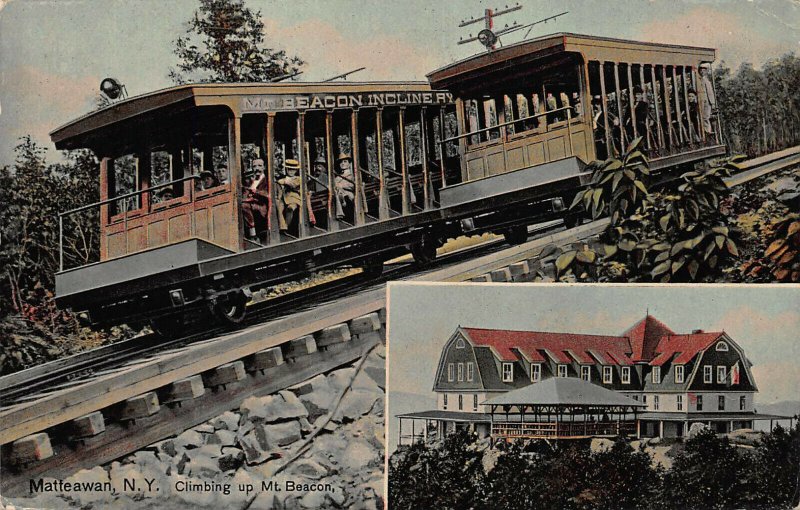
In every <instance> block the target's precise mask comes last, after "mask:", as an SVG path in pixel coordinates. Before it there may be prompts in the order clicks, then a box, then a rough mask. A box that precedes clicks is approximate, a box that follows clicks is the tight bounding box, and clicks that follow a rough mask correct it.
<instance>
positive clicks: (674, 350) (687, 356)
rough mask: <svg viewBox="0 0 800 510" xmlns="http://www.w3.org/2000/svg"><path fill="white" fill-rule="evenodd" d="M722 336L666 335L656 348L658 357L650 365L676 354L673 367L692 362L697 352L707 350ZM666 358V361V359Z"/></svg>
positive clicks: (704, 334) (695, 334) (719, 333)
mask: <svg viewBox="0 0 800 510" xmlns="http://www.w3.org/2000/svg"><path fill="white" fill-rule="evenodd" d="M721 335H722V332H721V331H717V332H713V333H705V332H704V333H692V334H690V335H674V334H673V335H668V336H665V337H663V338H662V339H661V340H660V341H659V342H658V346H657V347H656V352H657V353H659V356H658V357H657V358H656V359H654V360H653V361H652V362H650V364H651V365H653V364H655V362H656V360H658V359H659V358H661V357H662V356H668V358H669V357H671V356H672V355H673V354H678V357H676V358H675V359H674V360H673V361H672V363H673V364H675V365H683V364H686V363H688V362H690V361H691V360H692V358H694V357H695V356H696V355H697V353H698V352H700V351H702V350H704V349H707V348H708V346H710V345H711V344H712V343H714V342H715V341H716V340H717V339H718V338H719V337H720V336H721ZM668 358H667V359H668Z"/></svg>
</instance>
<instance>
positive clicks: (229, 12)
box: [170, 0, 303, 84]
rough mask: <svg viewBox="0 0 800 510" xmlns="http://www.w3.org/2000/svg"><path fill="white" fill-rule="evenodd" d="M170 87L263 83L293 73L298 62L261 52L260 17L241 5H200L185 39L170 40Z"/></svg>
mask: <svg viewBox="0 0 800 510" xmlns="http://www.w3.org/2000/svg"><path fill="white" fill-rule="evenodd" d="M174 53H175V55H177V56H178V59H179V62H178V69H177V70H175V69H173V70H171V71H170V78H171V79H172V81H173V82H175V83H176V84H182V83H186V82H189V81H191V82H199V83H203V82H266V81H270V79H272V78H276V77H278V76H284V75H288V74H292V73H295V72H297V71H298V70H299V69H300V67H301V66H302V65H303V61H302V60H301V59H300V58H298V57H296V56H293V57H289V56H287V55H286V52H285V51H282V50H281V51H277V50H273V49H271V48H267V47H265V44H264V23H263V22H262V21H261V11H256V12H253V11H251V10H250V9H249V8H247V7H246V6H245V5H244V2H243V0H200V7H199V9H198V10H197V11H195V13H194V17H193V18H192V19H191V20H189V28H188V29H187V31H186V35H184V36H182V37H178V39H176V40H175V50H174Z"/></svg>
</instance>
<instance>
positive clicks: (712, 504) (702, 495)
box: [661, 430, 747, 509]
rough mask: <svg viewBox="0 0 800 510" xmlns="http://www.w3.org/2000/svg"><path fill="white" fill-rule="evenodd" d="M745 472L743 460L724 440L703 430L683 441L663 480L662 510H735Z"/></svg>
mask: <svg viewBox="0 0 800 510" xmlns="http://www.w3.org/2000/svg"><path fill="white" fill-rule="evenodd" d="M746 469H747V462H746V459H744V458H743V457H742V456H741V455H740V454H739V453H737V451H736V448H735V447H734V446H732V445H731V444H730V442H729V441H728V438H727V437H722V438H718V437H717V435H716V434H715V433H714V432H713V431H711V430H702V431H701V432H699V433H698V434H697V435H696V436H695V437H693V438H691V439H689V440H687V441H686V449H685V450H684V451H683V452H681V453H679V454H678V456H677V457H676V459H675V462H674V463H673V464H672V469H670V471H669V472H667V473H666V475H665V476H664V485H663V489H662V495H661V500H662V501H663V503H664V507H665V508H676V509H677V508H696V509H705V508H709V509H710V508H735V507H736V502H738V501H740V500H741V498H742V495H743V490H742V489H743V487H742V484H741V477H742V475H743V474H744V473H745V470H746Z"/></svg>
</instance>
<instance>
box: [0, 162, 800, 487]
mask: <svg viewBox="0 0 800 510" xmlns="http://www.w3.org/2000/svg"><path fill="white" fill-rule="evenodd" d="M795 164H800V148H793V149H790V150H787V151H782V152H780V153H775V154H773V155H770V156H767V157H764V158H759V159H757V160H752V161H750V162H747V163H745V164H744V165H743V167H744V168H743V171H742V172H741V173H739V174H737V175H736V176H734V177H732V178H730V179H729V183H730V185H731V186H735V185H740V184H743V183H745V182H748V181H750V180H752V179H755V178H758V177H761V176H763V175H766V174H768V173H770V172H775V171H778V170H781V169H783V168H786V167H788V166H791V165H795ZM606 224H607V220H598V221H594V222H591V223H587V224H584V225H580V226H578V227H576V228H573V229H570V230H562V231H559V232H553V231H552V228H553V226H552V225H550V226H548V227H547V228H546V229H544V230H543V231H541V232H539V233H538V234H539V235H538V237H537V238H535V239H533V240H530V241H528V242H526V243H524V244H521V245H519V246H515V247H511V248H507V249H501V248H500V245H501V242H500V241H493V242H490V243H487V244H488V246H487V245H482V246H479V247H472V248H467V249H463V250H460V251H458V252H454V253H451V254H448V255H447V256H444V257H442V258H441V259H440V260H439V261H437V263H436V264H435V265H433V266H432V267H431V268H429V269H427V270H425V271H423V272H421V273H420V272H416V273H415V272H414V270H413V269H412V268H411V267H410V265H398V266H396V267H392V268H390V269H389V270H388V271H387V272H386V273H385V274H384V276H383V277H382V278H381V279H380V281H379V282H377V283H376V282H375V281H374V280H373V281H372V282H366V281H363V282H357V283H356V284H355V285H353V283H354V282H352V281H350V282H340V283H339V284H338V285H341V286H342V288H345V287H346V288H347V289H348V290H347V292H348V293H349V294H350V295H349V296H347V297H343V295H342V294H339V293H338V292H339V291H338V290H336V289H337V287H336V285H333V284H332V285H331V286H330V287H325V286H320V287H321V288H320V289H317V291H316V292H317V294H318V296H319V299H312V296H313V295H314V292H315V291H308V293H299V294H298V295H297V296H293V297H291V298H286V300H276V301H275V302H274V303H272V304H271V305H265V306H264V307H263V308H259V309H258V310H254V312H255V313H253V314H251V315H252V319H251V320H253V321H256V320H258V321H263V320H265V318H266V319H267V320H269V317H273V320H269V322H266V323H261V324H255V323H248V325H247V326H246V327H245V328H244V329H242V330H239V331H235V332H222V331H217V330H212V331H208V332H205V336H198V337H196V338H183V339H180V340H177V341H175V342H176V343H175V344H171V345H168V346H164V345H163V344H162V345H160V346H152V350H149V351H147V352H146V353H144V354H143V353H142V352H141V351H139V352H136V350H137V349H136V348H135V345H136V344H137V343H138V344H139V345H142V344H149V343H151V342H153V341H154V338H152V337H149V336H146V337H139V338H138V339H136V340H135V341H134V342H132V343H123V344H115V345H116V346H117V347H114V348H113V349H112V348H111V346H109V349H106V350H95V351H90V352H87V353H83V354H79V355H77V356H74V357H72V358H68V359H65V360H60V361H58V362H54V363H52V364H48V366H43V367H41V368H36V369H31V371H25V372H21V373H19V374H13V375H11V376H7V377H4V378H2V379H0V392H2V394H3V398H4V401H6V395H7V394H10V393H11V390H12V389H14V388H16V390H15V391H16V395H17V396H18V397H19V396H22V398H16V399H14V398H12V397H9V398H8V399H7V401H8V406H7V407H6V408H4V409H2V410H0V444H1V445H2V449H3V450H2V456H3V458H4V462H3V466H2V470H3V473H2V474H3V476H2V480H0V490H2V492H3V493H4V494H7V495H12V494H14V493H15V492H16V493H18V492H20V491H22V492H24V491H25V489H26V487H27V485H26V484H27V480H29V479H30V478H32V477H41V476H50V477H55V478H59V477H64V476H67V475H69V474H70V473H72V472H74V471H75V470H77V469H80V468H83V467H87V466H96V465H99V464H103V463H106V462H109V461H111V460H113V459H115V458H118V457H120V456H122V455H125V454H126V453H129V452H131V451H134V450H136V449H139V448H142V447H145V446H147V445H149V444H152V443H154V442H156V441H159V440H161V439H164V438H166V437H169V436H171V435H174V434H175V433H176V432H179V431H181V430H185V429H188V428H190V427H192V426H194V425H197V424H199V423H202V422H203V421H205V420H207V419H209V418H210V417H212V416H215V415H216V414H219V413H221V412H224V411H225V410H229V409H232V408H235V407H237V406H238V405H239V404H240V403H241V402H242V401H243V400H244V399H245V398H247V397H249V396H253V395H256V396H259V395H266V394H270V393H274V392H275V391H278V390H280V389H283V388H286V387H289V386H291V385H293V384H297V383H299V382H302V381H304V380H307V379H309V378H310V377H313V376H315V375H317V374H320V373H324V372H327V371H330V370H332V369H334V368H336V367H338V366H341V365H343V364H347V363H350V362H352V361H354V360H355V359H358V358H359V357H360V356H361V354H362V353H363V352H364V351H365V350H366V349H369V348H370V347H371V346H372V345H374V344H375V343H376V342H380V341H382V340H384V334H385V333H384V331H385V330H384V323H385V290H384V288H383V282H385V281H388V280H412V281H530V280H531V279H532V278H533V275H534V272H535V265H536V264H538V262H537V261H538V258H539V257H540V255H541V253H542V251H543V250H544V249H545V248H546V247H547V246H549V245H552V244H556V245H566V244H569V243H571V242H575V241H579V240H583V239H586V238H589V237H591V236H593V235H595V234H597V233H599V232H600V231H602V230H603V229H604V228H605V226H606ZM481 250H483V254H482V255H480V256H475V254H476V253H477V252H478V251H481ZM354 289H356V290H355V293H354ZM322 294H325V296H324V297H323V296H322ZM299 296H301V297H302V298H301V297H299ZM300 301H303V302H304V305H302V306H303V307H304V309H300V304H299V303H300ZM281 306H284V307H286V308H283V310H287V309H292V310H293V313H291V314H286V313H284V312H281ZM270 307H272V308H270ZM270 310H271V311H270ZM270 313H272V314H273V315H272V316H271V315H270ZM126 353H127V354H126ZM125 355H130V356H131V357H130V358H129V359H128V360H124V359H122V357H123V356H125ZM98 359H105V360H112V361H114V363H111V362H110V363H109V364H108V365H107V366H106V367H101V368H100V369H99V370H98V368H97V362H98ZM89 367H91V368H93V371H92V372H91V373H90V374H86V375H87V377H84V378H81V377H76V376H75V373H76V372H77V373H78V374H80V373H81V370H88V369H89ZM48 376H49V377H50V379H47V378H46V377H48ZM37 377H38V379H36V378H37ZM34 386H35V387H37V388H39V389H41V388H46V389H47V391H39V392H38V393H37V394H36V395H33V394H31V392H30V391H28V392H25V391H20V390H19V388H24V387H28V388H29V389H30V388H33V387H34ZM51 438H52V440H51Z"/></svg>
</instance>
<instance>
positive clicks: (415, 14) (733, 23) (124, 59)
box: [0, 0, 800, 165]
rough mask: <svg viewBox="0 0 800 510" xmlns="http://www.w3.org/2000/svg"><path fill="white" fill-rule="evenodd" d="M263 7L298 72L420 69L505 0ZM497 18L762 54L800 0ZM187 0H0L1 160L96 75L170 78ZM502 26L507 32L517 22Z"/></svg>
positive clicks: (527, 9)
mask: <svg viewBox="0 0 800 510" xmlns="http://www.w3.org/2000/svg"><path fill="white" fill-rule="evenodd" d="M245 1H246V5H248V6H249V7H251V8H252V9H253V10H260V11H261V14H262V18H263V21H264V23H265V32H266V39H267V42H268V44H269V46H271V47H274V48H277V49H285V50H287V51H288V52H289V53H290V54H294V55H298V56H300V57H301V58H303V59H304V60H305V61H306V66H305V69H304V71H305V72H304V74H303V75H302V77H301V79H302V80H305V81H312V80H319V79H324V78H326V77H330V76H333V75H336V74H339V73H342V72H345V71H348V70H352V69H355V68H358V67H362V66H366V67H367V69H366V70H365V71H362V72H360V73H358V74H357V75H354V76H353V77H352V78H351V79H357V80H393V79H396V80H415V79H419V80H424V79H425V75H426V74H427V73H428V72H430V71H432V70H434V69H436V68H438V67H441V66H443V65H446V64H448V63H450V62H452V61H454V60H456V59H460V58H463V57H466V56H469V55H471V54H473V53H476V52H478V51H479V50H480V49H481V47H480V46H478V43H471V44H465V45H458V44H457V41H458V39H459V37H462V36H463V37H467V36H468V35H469V34H470V33H472V34H473V35H474V34H476V33H477V29H476V28H475V27H478V26H479V25H478V24H476V25H472V26H471V28H469V27H468V28H458V23H459V22H460V21H461V20H462V19H466V18H469V17H472V16H478V15H482V14H483V10H484V9H485V8H487V7H490V8H497V7H500V8H502V7H503V5H505V4H506V0H503V2H486V1H481V0H451V1H448V2H434V1H431V0H428V1H424V0H405V1H402V2H397V1H385V0H382V1H378V0H361V1H344V0H295V1H293V2H282V1H278V0H245ZM520 3H521V4H522V5H523V6H524V7H523V9H522V10H521V11H518V12H516V13H513V14H509V15H506V16H503V17H500V18H497V20H496V23H497V25H499V26H502V25H504V24H505V23H513V22H514V21H518V22H519V23H521V24H524V23H530V22H532V21H535V20H538V19H541V18H544V17H547V16H551V15H553V14H558V13H559V12H562V11H569V14H567V15H566V16H562V17H560V18H558V19H556V20H554V21H551V22H549V23H547V24H542V25H538V26H537V27H534V29H533V31H532V33H531V36H536V35H545V34H548V33H552V32H559V31H568V32H577V33H587V34H592V35H601V36H610V37H620V38H629V39H636V40H645V41H657V42H672V43H684V44H692V45H700V46H710V47H715V48H718V49H719V54H718V57H719V59H720V60H724V61H726V63H728V65H730V66H737V65H738V64H739V63H741V62H744V61H749V62H753V63H755V64H760V63H761V62H763V61H764V60H766V59H767V58H772V57H777V56H780V55H782V54H784V53H787V52H791V51H794V52H798V51H797V50H798V49H800V0H754V1H749V0H625V1H622V0H562V1H560V2H548V1H544V0H523V1H521V2H520ZM197 5H198V2H197V0H170V1H163V0H0V165H2V164H8V163H11V162H13V147H14V146H15V145H16V143H17V140H18V138H19V137H20V136H23V135H25V134H30V135H32V136H33V138H34V139H35V140H36V141H37V142H40V143H41V144H42V145H43V146H45V147H48V148H49V149H50V152H49V158H50V159H51V160H52V159H55V158H57V157H58V154H57V153H56V151H55V148H54V147H53V146H52V144H51V143H50V142H49V138H48V136H47V134H48V133H49V132H50V131H52V130H53V129H55V128H56V127H58V126H60V125H62V124H64V123H66V122H67V121H69V120H72V119H74V118H76V117H78V116H80V115H82V114H84V113H87V112H88V111H91V110H92V109H93V106H94V100H95V97H96V95H97V88H98V86H99V84H100V81H101V80H102V79H103V78H105V77H107V76H111V77H115V78H117V79H119V80H120V81H121V82H122V83H124V84H125V85H126V88H127V91H128V93H129V95H131V96H133V95H138V94H143V93H146V92H150V91H153V90H157V89H160V88H164V87H167V86H169V85H171V83H170V81H169V79H168V73H169V70H170V68H171V67H173V66H174V65H175V63H176V60H175V56H174V55H173V53H172V49H173V47H174V45H173V41H174V40H175V38H176V37H178V36H179V35H181V34H183V32H184V31H185V30H186V26H187V25H186V22H187V20H188V19H189V18H190V17H191V16H192V15H193V12H194V10H195V9H196V8H197ZM522 32H525V31H520V32H518V33H517V34H516V35H514V36H508V37H507V38H505V39H502V40H503V41H504V42H505V43H506V44H508V43H512V42H516V41H517V40H519V39H520V38H521V37H522V36H523V35H524V34H523V33H522Z"/></svg>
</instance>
